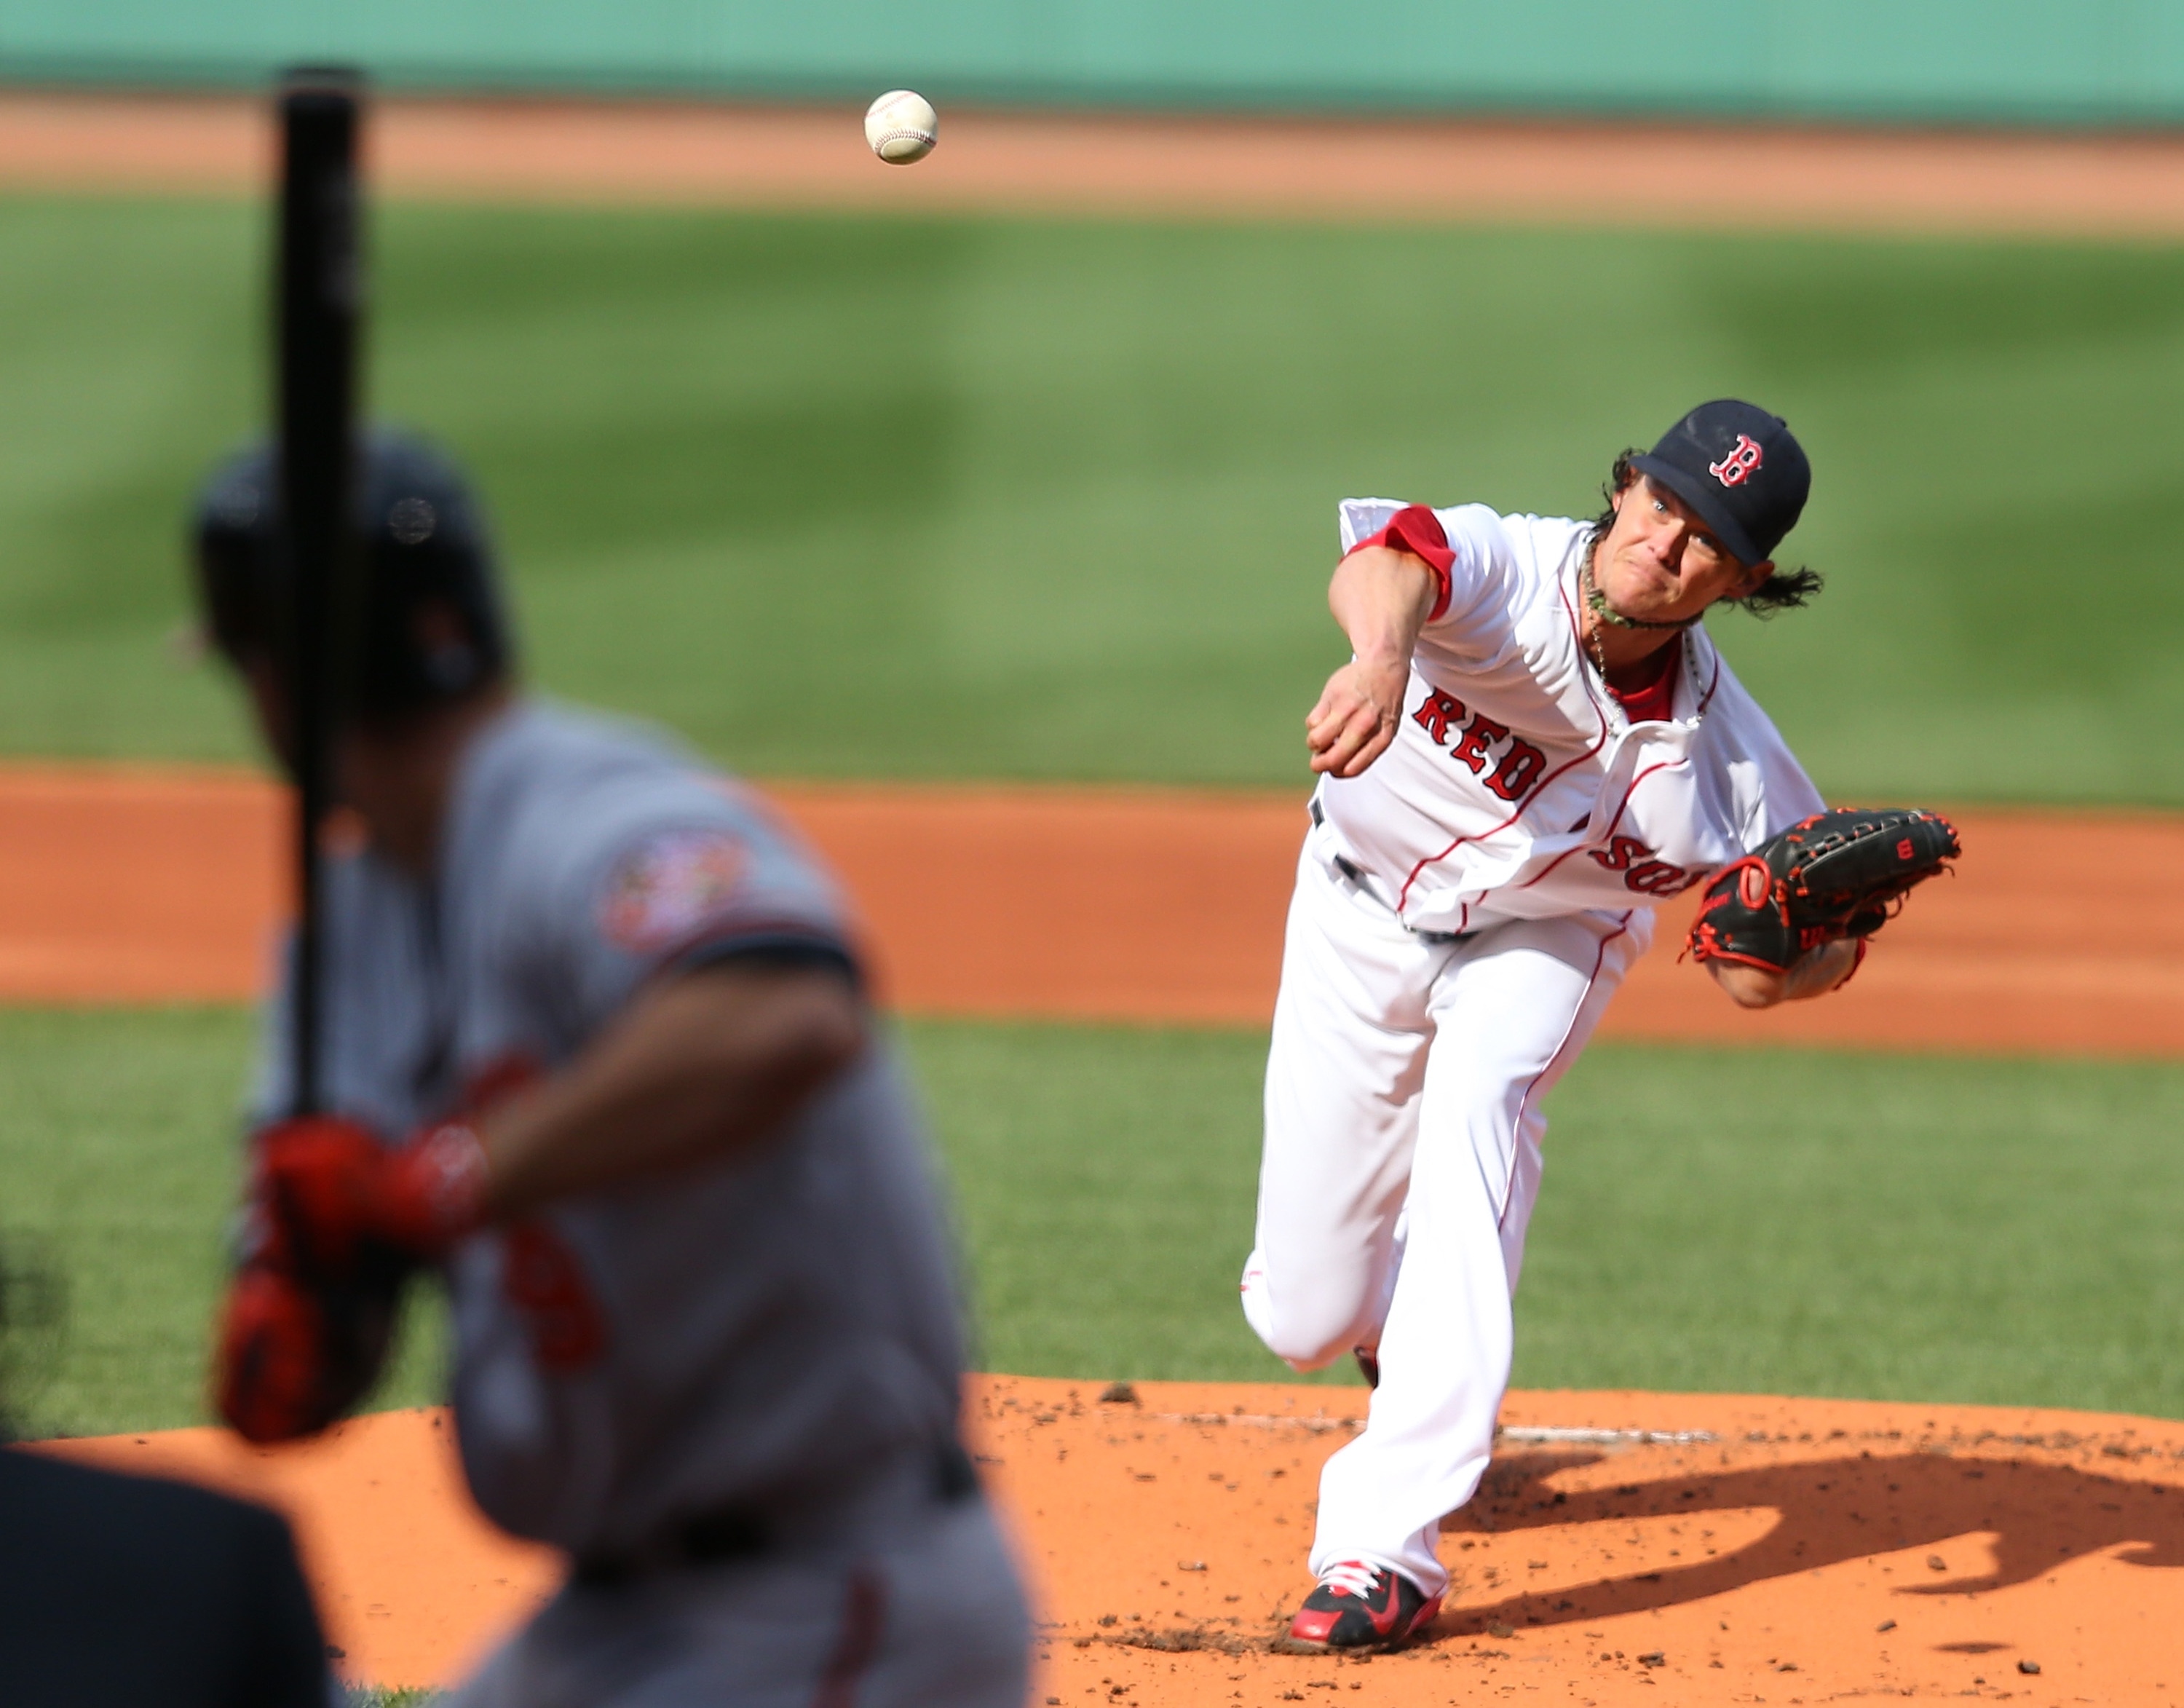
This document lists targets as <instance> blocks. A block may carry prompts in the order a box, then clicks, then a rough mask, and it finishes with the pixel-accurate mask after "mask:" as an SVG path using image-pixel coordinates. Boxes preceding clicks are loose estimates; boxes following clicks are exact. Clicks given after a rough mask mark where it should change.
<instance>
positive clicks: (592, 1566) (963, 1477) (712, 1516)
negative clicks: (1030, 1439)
mask: <svg viewBox="0 0 2184 1708" xmlns="http://www.w3.org/2000/svg"><path fill="white" fill-rule="evenodd" d="M932 1492H933V1499H935V1500H936V1501H938V1502H939V1503H940V1504H942V1505H944V1506H953V1505H954V1504H956V1502H958V1501H961V1500H967V1499H969V1498H970V1497H971V1496H972V1495H974V1494H976V1493H978V1467H977V1466H975V1465H972V1462H971V1455H970V1454H967V1453H966V1452H965V1451H964V1450H963V1446H962V1443H960V1442H956V1441H949V1442H947V1443H944V1444H943V1445H941V1446H940V1447H939V1448H936V1449H935V1450H934V1453H933V1483H932ZM780 1540H781V1538H780V1535H779V1528H778V1526H777V1523H776V1522H775V1521H774V1520H773V1519H772V1518H771V1517H770V1516H769V1515H768V1514H767V1512H766V1508H765V1507H763V1506H762V1505H760V1504H758V1503H757V1502H755V1501H731V1502H729V1503H728V1504H727V1505H725V1506H716V1507H714V1508H712V1509H711V1510H710V1511H705V1512H701V1513H699V1514H697V1515H694V1516H693V1517H690V1518H686V1519H684V1520H683V1521H682V1522H681V1523H679V1524H677V1525H676V1526H674V1527H672V1528H671V1529H670V1530H669V1531H668V1532H666V1535H664V1536H662V1537H660V1538H658V1539H656V1540H655V1541H654V1542H653V1543H650V1544H649V1545H648V1546H646V1547H643V1548H641V1549H634V1550H632V1551H631V1552H629V1553H626V1554H609V1553H599V1554H585V1555H578V1556H577V1560H576V1563H575V1566H573V1567H572V1568H571V1571H570V1574H569V1576H570V1581H571V1582H576V1583H581V1584H582V1585H584V1586H585V1587H586V1588H612V1587H614V1586H616V1585H617V1584H625V1583H633V1582H637V1581H638V1579H640V1578H644V1577H657V1576H658V1575H660V1573H662V1572H665V1571H683V1570H687V1569H688V1568H690V1567H693V1566H722V1565H726V1564H727V1563H728V1562H729V1561H731V1560H758V1559H761V1558H763V1557H764V1556H765V1555H768V1554H771V1553H772V1552H773V1551H774V1549H776V1548H777V1547H778V1546H779V1545H780Z"/></svg>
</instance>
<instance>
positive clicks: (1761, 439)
mask: <svg viewBox="0 0 2184 1708" xmlns="http://www.w3.org/2000/svg"><path fill="white" fill-rule="evenodd" d="M1630 466H1631V467H1633V468H1635V469H1636V470H1637V471H1638V472H1640V473H1641V474H1643V475H1646V476H1647V477H1650V478H1652V479H1653V480H1657V481H1658V482H1660V483H1661V484H1662V485H1663V486H1664V487H1666V488H1668V489H1669V491H1670V492H1672V493H1674V494H1675V495H1676V496H1677V497H1678V498H1680V499H1681V500H1683V501H1684V502H1685V504H1687V505H1690V506H1691V508H1692V509H1693V510H1695V511H1697V512H1698V514H1699V517H1700V519H1701V520H1702V522H1705V523H1706V525H1707V526H1708V527H1709V528H1711V529H1712V530H1713V533H1714V536H1715V538H1716V539H1719V540H1720V541H1721V543H1722V544H1724V545H1725V546H1727V547H1728V548H1729V549H1730V550H1731V551H1732V552H1734V553H1736V557H1737V560H1738V561H1740V562H1742V563H1747V564H1753V563H1764V562H1765V561H1767V560H1768V559H1769V558H1771V557H1773V556H1774V555H1775V547H1776V546H1778V545H1780V544H1781V543H1782V536H1783V535H1784V534H1786V533H1789V531H1790V530H1791V528H1793V527H1796V526H1797V517H1798V515H1799V514H1800V513H1801V512H1802V511H1803V510H1804V508H1805V498H1806V494H1808V493H1810V492H1811V491H1812V489H1813V466H1812V465H1811V464H1810V463H1808V462H1807V461H1806V460H1805V451H1804V447H1803V446H1802V445H1800V444H1798V443H1797V438H1796V437H1795V436H1794V435H1793V434H1792V433H1791V431H1790V424H1789V423H1788V422H1787V421H1784V420H1783V419H1782V418H1781V416H1771V415H1769V414H1768V413H1767V411H1766V410H1763V409H1761V408H1760V407H1759V406H1758V405H1757V404H1747V403H1739V402H1738V401H1737V400H1736V399H1734V398H1721V399H1716V400H1715V401H1714V402H1713V403H1710V404H1701V405H1699V406H1698V407H1697V409H1695V410H1692V411H1691V413H1690V414H1689V415H1687V416H1685V417H1684V418H1683V419H1682V420H1681V421H1678V422H1677V423H1676V424H1675V426H1674V427H1670V428H1669V430H1668V432H1667V433H1663V435H1662V436H1661V442H1660V443H1659V444H1657V445H1655V446H1654V447H1653V449H1652V450H1651V451H1649V452H1648V453H1647V454H1646V455H1644V456H1634V457H1633V458H1631V459H1630Z"/></svg>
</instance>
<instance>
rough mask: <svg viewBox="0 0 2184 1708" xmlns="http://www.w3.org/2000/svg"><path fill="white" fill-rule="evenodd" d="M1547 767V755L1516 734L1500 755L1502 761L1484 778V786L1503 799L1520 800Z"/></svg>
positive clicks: (1527, 793)
mask: <svg viewBox="0 0 2184 1708" xmlns="http://www.w3.org/2000/svg"><path fill="white" fill-rule="evenodd" d="M1546 768H1547V756H1546V754H1544V753H1542V752H1541V751H1540V750H1539V749H1538V748H1536V747H1535V746H1533V745H1532V744H1531V743H1530V742H1529V741H1527V740H1524V738H1523V737H1522V736H1518V738H1517V739H1516V740H1513V741H1512V742H1511V743H1510V744H1509V751H1507V753H1505V754H1503V755H1502V763H1501V765H1500V766H1499V767H1497V768H1496V771H1495V773H1494V774H1493V775H1492V776H1491V777H1490V778H1488V779H1486V786H1487V787H1488V788H1489V789H1490V790H1493V791H1494V793H1496V795H1500V796H1501V797H1502V799H1503V800H1504V801H1521V800H1523V799H1524V796H1525V795H1529V793H1530V792H1531V789H1532V785H1533V784H1535V783H1537V782H1538V781H1539V780H1540V773H1541V772H1542V771H1544V770H1546Z"/></svg>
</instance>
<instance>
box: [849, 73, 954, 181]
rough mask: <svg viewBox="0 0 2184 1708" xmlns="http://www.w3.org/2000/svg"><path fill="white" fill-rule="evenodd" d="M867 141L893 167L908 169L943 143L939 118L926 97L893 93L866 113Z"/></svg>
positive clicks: (886, 95)
mask: <svg viewBox="0 0 2184 1708" xmlns="http://www.w3.org/2000/svg"><path fill="white" fill-rule="evenodd" d="M865 140H866V142H870V143H871V144H872V152H873V153H875V154H877V155H878V156H879V157H880V159H883V160H884V161H886V162H887V163H888V165H890V166H907V165H910V164H911V162H912V161H914V160H922V159H924V158H925V157H926V156H927V155H928V154H929V153H932V152H933V144H934V143H935V142H939V140H940V115H939V114H938V113H936V112H934V111H933V103H932V102H930V101H928V100H927V99H926V98H925V97H924V96H922V95H920V94H917V93H914V92H912V91H911V90H908V89H890V90H889V91H888V92H887V93H886V94H884V95H883V96H881V97H880V98H879V99H878V100H877V101H875V102H873V103H872V105H871V107H870V108H868V109H866V113H865Z"/></svg>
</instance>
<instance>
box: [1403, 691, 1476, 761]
mask: <svg viewBox="0 0 2184 1708" xmlns="http://www.w3.org/2000/svg"><path fill="white" fill-rule="evenodd" d="M1463 717H1464V707H1463V701H1461V700H1458V699H1457V697H1456V696H1455V695H1453V694H1443V693H1442V692H1441V691H1440V689H1435V690H1434V691H1433V692H1432V693H1431V694H1429V695H1426V697H1425V698H1424V700H1422V701H1419V702H1418V710H1417V711H1416V712H1412V714H1411V721H1412V723H1415V724H1417V725H1418V728H1421V729H1423V730H1424V731H1425V733H1426V734H1429V735H1430V736H1431V737H1433V739H1434V744H1435V745H1436V746H1439V747H1446V746H1447V745H1448V726H1449V725H1450V724H1451V723H1463Z"/></svg>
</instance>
